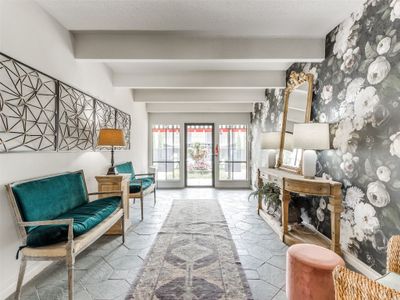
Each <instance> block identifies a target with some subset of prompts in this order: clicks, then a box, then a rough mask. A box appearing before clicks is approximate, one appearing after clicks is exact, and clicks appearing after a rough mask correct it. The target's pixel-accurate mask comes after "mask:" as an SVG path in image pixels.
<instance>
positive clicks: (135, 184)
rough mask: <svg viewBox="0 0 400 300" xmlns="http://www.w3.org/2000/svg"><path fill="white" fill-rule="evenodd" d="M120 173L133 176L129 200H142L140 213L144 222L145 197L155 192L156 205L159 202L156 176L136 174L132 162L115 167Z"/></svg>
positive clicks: (130, 183)
mask: <svg viewBox="0 0 400 300" xmlns="http://www.w3.org/2000/svg"><path fill="white" fill-rule="evenodd" d="M114 168H115V170H116V171H117V172H118V173H124V174H131V179H130V182H129V198H133V199H140V211H141V217H142V220H143V197H144V196H145V195H147V194H150V193H152V192H153V194H154V205H155V204H156V202H157V198H156V187H157V182H156V174H155V173H145V174H136V173H135V169H134V168H133V165H132V162H130V161H129V162H125V163H120V164H117V165H115V166H114Z"/></svg>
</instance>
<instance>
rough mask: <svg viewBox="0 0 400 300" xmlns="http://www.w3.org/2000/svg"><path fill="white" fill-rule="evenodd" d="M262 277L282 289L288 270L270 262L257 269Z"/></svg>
mask: <svg viewBox="0 0 400 300" xmlns="http://www.w3.org/2000/svg"><path fill="white" fill-rule="evenodd" d="M257 271H258V274H259V275H260V279H261V280H263V281H265V282H267V283H269V284H272V285H274V286H276V287H277V288H279V289H281V288H282V287H283V286H284V285H285V281H286V272H285V271H283V270H281V269H279V268H277V267H275V266H272V265H270V264H268V263H265V264H263V265H262V266H261V267H259V268H258V269H257Z"/></svg>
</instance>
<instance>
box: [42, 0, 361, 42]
mask: <svg viewBox="0 0 400 300" xmlns="http://www.w3.org/2000/svg"><path fill="white" fill-rule="evenodd" d="M36 1H37V2H38V3H39V4H40V5H41V6H42V7H43V8H44V9H45V10H46V11H47V12H49V13H50V14H51V15H52V16H53V17H54V18H55V19H57V20H58V21H59V22H60V23H61V24H62V25H63V26H64V27H65V28H67V29H68V30H157V31H159V30H169V31H182V30H187V31H200V32H206V33H213V34H219V35H225V36H268V37H271V36H273V37H319V38H320V37H324V36H325V35H326V34H327V33H328V32H329V31H330V30H331V29H333V28H334V27H335V26H336V25H337V24H339V23H340V22H341V21H342V20H344V19H345V18H346V17H348V16H349V15H350V13H351V12H353V11H355V10H358V9H360V8H361V4H362V3H363V2H364V0H247V1H245V0H196V1H195V0H36Z"/></svg>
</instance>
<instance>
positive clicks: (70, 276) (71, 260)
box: [67, 255, 75, 300]
mask: <svg viewBox="0 0 400 300" xmlns="http://www.w3.org/2000/svg"><path fill="white" fill-rule="evenodd" d="M74 265H75V259H74V257H73V256H72V255H69V256H67V269H68V300H73V299H74V280H75V278H74V277H75V276H74Z"/></svg>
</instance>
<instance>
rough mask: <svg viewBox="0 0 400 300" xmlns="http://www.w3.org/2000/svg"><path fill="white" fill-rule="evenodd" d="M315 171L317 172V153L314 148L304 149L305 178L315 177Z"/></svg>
mask: <svg viewBox="0 0 400 300" xmlns="http://www.w3.org/2000/svg"><path fill="white" fill-rule="evenodd" d="M315 173H317V153H316V152H315V151H314V150H304V152H303V176H304V178H308V179H314V178H315Z"/></svg>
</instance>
